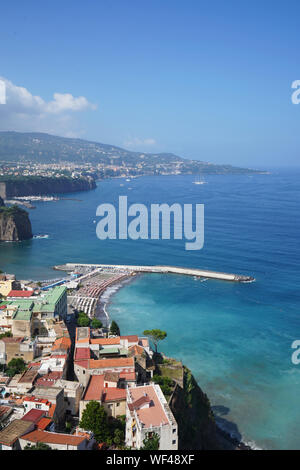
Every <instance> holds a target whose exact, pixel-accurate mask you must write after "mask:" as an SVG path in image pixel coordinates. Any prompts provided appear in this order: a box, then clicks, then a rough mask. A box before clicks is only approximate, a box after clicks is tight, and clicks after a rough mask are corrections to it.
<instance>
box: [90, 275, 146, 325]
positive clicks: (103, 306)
mask: <svg viewBox="0 0 300 470" xmlns="http://www.w3.org/2000/svg"><path fill="white" fill-rule="evenodd" d="M138 276H139V275H135V276H128V277H126V278H124V279H122V280H120V281H118V282H116V283H112V284H110V285H109V286H108V287H106V288H105V289H104V291H103V292H102V293H101V294H100V296H99V297H98V300H97V304H96V307H95V317H96V318H98V319H99V320H100V321H101V322H102V324H103V325H104V326H109V325H110V321H111V319H110V316H109V313H108V311H107V307H108V305H109V304H110V298H111V297H112V296H113V295H114V294H116V293H117V292H118V291H119V290H120V289H121V288H122V287H124V285H126V284H129V283H130V282H132V281H134V279H136V278H137V277H138Z"/></svg>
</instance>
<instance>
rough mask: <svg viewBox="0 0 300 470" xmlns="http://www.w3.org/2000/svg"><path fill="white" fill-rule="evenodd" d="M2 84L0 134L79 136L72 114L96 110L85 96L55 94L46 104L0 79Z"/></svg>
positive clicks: (26, 91) (79, 132)
mask: <svg viewBox="0 0 300 470" xmlns="http://www.w3.org/2000/svg"><path fill="white" fill-rule="evenodd" d="M0 82H1V83H2V84H3V83H4V84H5V95H6V104H2V105H0V130H16V131H39V132H49V133H58V134H59V135H67V134H68V135H76V136H77V135H78V134H82V132H83V131H82V130H78V123H77V122H76V120H75V119H74V117H73V116H72V114H73V113H74V112H82V111H86V110H95V109H97V106H96V105H94V104H92V103H90V102H89V101H88V100H87V99H86V98H85V97H84V96H79V97H74V96H73V95H71V94H70V93H54V94H53V100H51V101H48V102H47V101H45V100H44V99H43V98H41V97H40V96H34V95H32V94H31V93H30V91H28V90H27V89H26V88H24V87H21V86H17V85H15V84H14V83H12V82H11V81H9V80H7V79H6V78H3V77H0Z"/></svg>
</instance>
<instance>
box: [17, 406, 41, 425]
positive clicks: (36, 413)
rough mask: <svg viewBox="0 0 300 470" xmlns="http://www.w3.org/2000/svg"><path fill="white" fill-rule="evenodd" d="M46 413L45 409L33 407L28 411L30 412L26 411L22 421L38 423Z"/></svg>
mask: <svg viewBox="0 0 300 470" xmlns="http://www.w3.org/2000/svg"><path fill="white" fill-rule="evenodd" d="M44 414H45V411H43V410H36V409H32V410H30V411H28V413H26V414H25V415H24V416H23V418H21V419H22V421H31V422H32V423H34V424H37V422H38V421H39V420H40V419H41V418H42V416H43V415H44Z"/></svg>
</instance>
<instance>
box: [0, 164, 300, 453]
mask: <svg viewBox="0 0 300 470" xmlns="http://www.w3.org/2000/svg"><path fill="white" fill-rule="evenodd" d="M299 177H300V173H299V172H279V173H277V172H274V173H273V174H272V175H256V176H253V177H249V176H247V175H244V176H243V175H241V176H208V177H207V178H206V180H207V182H208V184H206V185H201V186H198V185H193V184H192V182H193V180H194V178H193V177H190V176H176V177H175V176H174V177H172V176H170V177H144V178H139V179H136V180H133V181H130V182H125V181H124V180H112V181H105V182H103V183H101V184H100V185H99V186H98V188H97V189H96V190H95V191H90V192H88V193H78V194H76V195H74V197H76V198H79V199H81V202H75V201H59V202H49V203H39V204H37V208H36V209H35V210H32V211H30V216H31V220H32V224H33V231H34V233H36V234H38V233H47V234H49V239H40V240H32V241H29V242H22V243H2V244H0V267H1V269H3V268H4V269H6V270H7V271H10V272H15V273H16V274H17V275H18V277H23V278H24V277H25V278H28V277H30V278H33V279H39V278H43V279H45V278H50V277H57V272H55V271H52V270H51V266H52V265H54V264H61V263H63V262H67V261H77V262H86V263H88V262H94V263H97V262H99V263H100V262H102V263H123V264H126V263H128V264H130V263H131V264H134V263H137V264H138V263H139V264H172V265H181V266H194V267H202V268H207V269H213V270H220V271H228V272H235V273H242V274H249V275H254V276H255V278H256V282H255V283H251V284H233V283H226V282H221V281H214V280H208V281H206V282H200V281H199V280H194V279H193V278H188V277H182V276H175V275H166V276H163V275H154V274H153V275H145V276H141V277H138V278H137V279H136V280H135V281H134V282H132V283H130V284H127V285H126V286H124V288H123V289H121V290H119V291H118V292H117V293H115V294H114V295H113V296H112V297H111V303H110V304H109V307H108V310H109V312H110V315H111V317H112V318H114V319H115V320H117V322H118V323H119V324H120V326H121V330H122V332H123V333H124V334H126V333H135V332H137V333H141V332H142V331H143V330H144V329H145V328H156V327H157V328H162V329H165V330H166V331H167V332H168V337H167V339H166V340H165V341H164V342H163V343H162V345H161V349H163V351H164V352H166V354H169V355H173V356H176V357H178V358H179V359H181V360H182V361H183V362H184V363H185V364H186V365H187V366H188V367H190V368H191V369H192V371H193V373H194V375H195V376H196V378H197V380H198V381H199V384H200V385H201V387H202V388H203V390H204V391H205V392H207V394H208V395H209V397H210V399H211V402H212V404H213V406H214V410H215V412H216V414H217V416H218V418H219V420H220V422H221V424H222V425H223V426H224V427H226V428H227V429H229V430H231V431H232V432H234V433H236V434H237V435H240V436H242V437H243V439H245V440H246V441H248V442H252V443H255V445H256V446H258V447H262V448H275V449H286V448H297V449H299V448H300V438H299V437H298V435H299V428H300V407H299V404H298V400H297V396H298V394H299V393H298V391H299V383H300V366H295V365H293V364H292V363H291V353H292V350H291V343H292V342H293V341H294V340H295V339H300V321H299V305H300V293H299V280H300V273H299V261H300V253H299V235H300V222H299V217H298V214H299V203H300V184H299V181H300V178H299ZM120 184H124V186H120ZM129 188H131V189H129ZM126 194H127V195H128V199H129V203H130V202H139V203H148V202H151V203H155V202H160V203H161V202H168V203H173V202H180V203H204V204H205V245H204V248H203V249H202V250H200V251H198V252H196V251H190V252H188V251H185V249H184V242H183V241H179V240H176V241H167V240H164V241H151V242H150V241H141V240H139V241H136V242H134V241H127V240H123V241H114V240H111V241H105V242H101V241H99V240H98V239H97V238H96V234H95V230H96V224H95V221H96V216H95V213H96V207H97V205H98V204H100V203H102V202H113V203H115V202H116V201H117V199H118V196H119V195H126ZM72 197H73V196H72Z"/></svg>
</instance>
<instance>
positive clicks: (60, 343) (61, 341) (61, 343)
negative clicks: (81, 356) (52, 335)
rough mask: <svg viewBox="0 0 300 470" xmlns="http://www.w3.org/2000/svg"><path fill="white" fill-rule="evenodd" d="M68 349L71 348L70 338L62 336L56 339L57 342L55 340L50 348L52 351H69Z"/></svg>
mask: <svg viewBox="0 0 300 470" xmlns="http://www.w3.org/2000/svg"><path fill="white" fill-rule="evenodd" d="M70 347H71V340H70V338H67V337H66V336H63V337H62V338H58V339H57V340H55V342H54V344H53V346H52V351H56V350H57V349H70Z"/></svg>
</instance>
